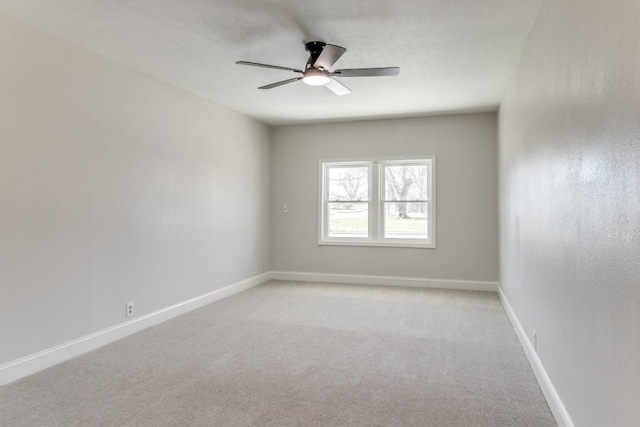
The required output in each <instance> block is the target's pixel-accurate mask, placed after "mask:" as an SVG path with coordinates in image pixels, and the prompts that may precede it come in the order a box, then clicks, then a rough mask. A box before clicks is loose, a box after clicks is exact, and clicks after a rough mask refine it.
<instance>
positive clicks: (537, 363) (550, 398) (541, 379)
mask: <svg viewBox="0 0 640 427" xmlns="http://www.w3.org/2000/svg"><path fill="white" fill-rule="evenodd" d="M498 295H499V296H500V301H501V302H502V305H503V306H504V310H505V311H506V312H507V316H508V317H509V320H510V321H511V325H512V326H513V329H514V330H515V332H516V335H517V336H518V339H519V340H520V344H521V345H522V348H523V349H524V353H525V354H526V355H527V359H529V364H530V365H531V368H532V369H533V373H534V374H535V376H536V379H537V380H538V384H540V389H542V393H543V394H544V397H545V399H546V400H547V404H548V405H549V409H551V413H552V414H553V417H554V418H555V419H556V422H557V423H558V425H559V426H561V427H574V424H573V421H572V420H571V417H570V416H569V412H567V408H565V406H564V403H562V399H560V395H559V394H558V392H557V391H556V389H555V387H554V386H553V383H552V382H551V379H550V378H549V375H547V371H546V370H545V369H544V365H542V361H541V360H540V358H539V357H538V353H536V351H535V349H534V348H533V345H532V344H531V341H529V338H528V336H527V333H526V332H525V330H524V328H523V327H522V324H521V323H520V320H518V316H516V313H515V311H513V308H512V307H511V304H510V303H509V300H508V299H507V297H506V296H505V294H504V292H503V291H502V288H500V286H498Z"/></svg>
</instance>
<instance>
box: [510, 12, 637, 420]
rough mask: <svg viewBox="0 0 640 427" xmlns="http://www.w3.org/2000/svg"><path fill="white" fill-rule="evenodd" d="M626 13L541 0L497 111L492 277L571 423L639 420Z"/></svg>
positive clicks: (630, 55)
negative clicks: (532, 340) (495, 268)
mask: <svg viewBox="0 0 640 427" xmlns="http://www.w3.org/2000/svg"><path fill="white" fill-rule="evenodd" d="M639 17H640V2H638V1H637V0H622V1H615V2H603V1H599V0H547V1H545V2H544V3H543V6H542V9H541V11H540V14H539V16H538V19H537V21H536V23H535V26H534V28H533V30H532V32H531V35H530V37H529V40H528V42H527V45H526V48H525V50H524V53H523V55H522V57H521V60H520V64H519V66H518V67H517V69H516V72H515V75H514V77H513V80H512V81H511V84H510V85H509V88H508V91H507V93H506V95H505V97H504V100H503V103H502V106H501V109H500V150H499V151H500V182H501V184H500V202H501V203H500V205H501V207H500V217H501V218H500V235H501V240H500V248H501V254H500V261H501V263H500V265H501V269H500V270H501V285H502V287H503V289H504V291H505V293H506V295H507V298H508V299H509V301H510V302H511V305H512V306H513V308H514V310H515V312H516V314H517V316H518V317H519V319H520V322H521V323H522V325H523V327H524V329H525V330H526V332H527V333H528V334H529V335H530V336H531V334H532V331H533V330H534V329H535V330H536V331H537V334H538V338H537V342H538V356H539V357H540V359H541V361H542V363H543V365H544V367H545V369H546V371H547V373H548V374H549V377H550V378H551V381H552V382H553V384H554V386H555V388H556V389H557V391H558V393H559V395H560V397H561V399H562V400H563V402H564V404H565V406H566V408H567V410H568V412H569V414H570V416H571V417H572V418H573V421H574V423H575V425H576V426H585V427H586V426H594V427H595V426H620V427H622V426H637V425H638V422H639V420H640V363H639V361H640V120H639V118H640V48H639V47H640V44H639V43H640V25H639V23H640V21H639V20H638V18H639Z"/></svg>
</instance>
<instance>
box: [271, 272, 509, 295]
mask: <svg viewBox="0 0 640 427" xmlns="http://www.w3.org/2000/svg"><path fill="white" fill-rule="evenodd" d="M271 279H274V280H289V281H295V282H327V283H349V284H358V285H385V286H407V287H412V288H438V289H458V290H465V291H487V292H497V291H498V283H497V282H481V281H474V280H449V279H423V278H417V277H393V276H365V275H360V274H328V273H299V272H291V271H272V272H271Z"/></svg>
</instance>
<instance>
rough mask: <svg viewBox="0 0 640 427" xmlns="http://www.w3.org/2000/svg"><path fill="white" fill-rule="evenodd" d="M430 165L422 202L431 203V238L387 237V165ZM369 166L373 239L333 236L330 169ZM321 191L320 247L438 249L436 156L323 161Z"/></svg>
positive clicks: (429, 204) (320, 171) (429, 228)
mask: <svg viewBox="0 0 640 427" xmlns="http://www.w3.org/2000/svg"><path fill="white" fill-rule="evenodd" d="M423 162H429V165H430V173H429V174H428V176H427V199H426V200H424V201H420V202H426V203H427V230H428V237H429V238H428V239H398V238H389V237H384V221H383V217H384V203H385V200H384V199H383V198H384V191H385V182H384V179H385V177H384V173H383V169H384V167H385V166H395V165H402V164H409V165H411V164H421V163H423ZM342 165H344V166H367V167H368V168H369V174H368V175H369V183H368V184H369V194H368V203H369V209H368V212H369V216H368V225H369V233H368V234H369V237H367V238H362V237H329V233H328V229H329V218H328V205H329V201H328V191H329V186H328V183H327V180H328V174H327V173H326V171H327V169H328V168H330V167H335V166H338V167H339V166H342ZM319 176H320V178H319V183H320V186H319V191H318V245H336V246H383V247H384V246H386V247H403V248H428V249H434V248H435V247H436V157H435V156H419V157H402V158H369V159H362V158H360V159H351V160H345V159H339V160H320V162H319ZM413 202H415V201H413Z"/></svg>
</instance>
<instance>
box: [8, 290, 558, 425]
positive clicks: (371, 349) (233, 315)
mask: <svg viewBox="0 0 640 427" xmlns="http://www.w3.org/2000/svg"><path fill="white" fill-rule="evenodd" d="M0 425H2V426H177V425H194V426H253V425H259V426H262V425H265V426H374V425H379V426H491V427H496V426H554V425H556V424H555V422H554V420H553V417H552V415H551V413H550V411H549V409H548V407H547V404H546V402H545V400H544V398H543V396H542V393H541V391H540V389H539V387H538V384H537V383H536V381H535V378H534V376H533V373H532V371H531V368H530V367H529V365H528V363H527V360H526V358H525V355H524V353H523V351H522V349H521V347H520V345H519V343H518V341H517V338H516V336H515V334H514V332H513V330H512V328H511V325H510V324H509V320H508V319H507V316H506V314H505V312H504V310H503V309H502V306H501V305H500V302H499V300H498V297H497V296H496V294H494V293H483V292H467V291H445V290H430V289H411V288H394V287H373V286H359V285H333V284H303V283H292V282H269V283H266V284H264V285H261V286H259V287H256V288H253V289H250V290H248V291H245V292H242V293H240V294H237V295H235V296H233V297H230V298H227V299H224V300H221V301H218V302H216V303H214V304H211V305H209V306H207V307H204V308H201V309H199V310H196V311H193V312H191V313H189V314H187V315H184V316H182V317H179V318H176V319H173V320H171V321H169V322H166V323H164V324H162V325H159V326H157V327H154V328H151V329H148V330H146V331H143V332H140V333H138V334H135V335H133V336H131V337H129V338H126V339H124V340H121V341H119V342H116V343H114V344H111V345H108V346H106V347H103V348H101V349H99V350H96V351H94V352H91V353H88V354H86V355H84V356H81V357H78V358H75V359H73V360H71V361H69V362H66V363H63V364H61V365H58V366H55V367H53V368H50V369H48V370H46V371H43V372H41V373H38V374H36V375H33V376H31V377H28V378H25V379H23V380H21V381H18V382H15V383H13V384H10V385H7V386H4V387H1V388H0Z"/></svg>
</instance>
